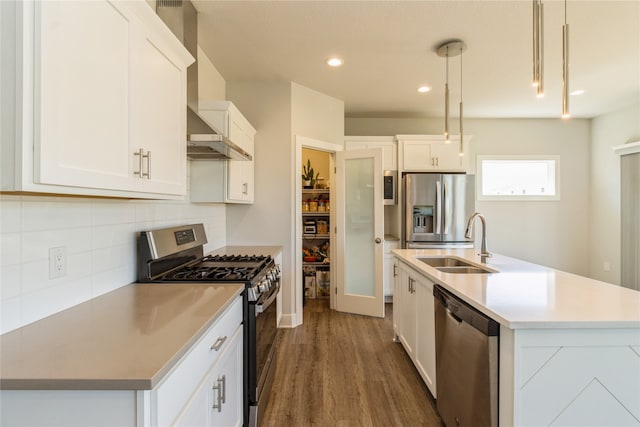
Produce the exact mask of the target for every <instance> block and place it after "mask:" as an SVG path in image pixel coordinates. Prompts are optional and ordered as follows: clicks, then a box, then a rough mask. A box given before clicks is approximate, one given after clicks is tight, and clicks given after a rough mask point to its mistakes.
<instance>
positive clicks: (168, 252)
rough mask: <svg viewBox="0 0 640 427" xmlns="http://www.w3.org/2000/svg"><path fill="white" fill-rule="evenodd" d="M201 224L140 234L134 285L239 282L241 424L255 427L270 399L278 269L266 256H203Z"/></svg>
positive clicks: (275, 340)
mask: <svg viewBox="0 0 640 427" xmlns="http://www.w3.org/2000/svg"><path fill="white" fill-rule="evenodd" d="M206 243H207V237H206V234H205V231H204V226H203V225H202V224H191V225H185V226H180V227H171V228H162V229H156V230H149V231H142V232H141V233H140V237H139V240H138V281H139V282H173V283H175V282H189V283H193V282H202V283H211V282H216V283H220V282H226V283H244V284H245V287H246V290H245V292H244V308H243V316H244V319H243V323H244V331H243V332H244V374H245V375H244V390H245V393H244V401H245V405H244V406H245V409H244V425H245V426H250V427H254V426H257V425H258V424H259V418H260V416H261V414H262V413H263V411H264V408H265V407H266V404H267V402H268V399H269V392H270V390H271V384H272V383H273V374H274V372H275V361H276V359H275V353H276V347H277V324H276V322H277V308H276V304H275V301H276V297H277V295H278V291H279V290H280V266H278V265H277V264H276V263H275V262H274V260H273V259H272V258H271V257H270V256H265V255H245V254H242V255H205V254H204V249H203V246H204V245H205V244H206Z"/></svg>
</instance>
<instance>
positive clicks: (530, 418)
mask: <svg viewBox="0 0 640 427" xmlns="http://www.w3.org/2000/svg"><path fill="white" fill-rule="evenodd" d="M393 253H394V255H395V256H396V263H397V264H398V268H400V275H398V278H399V279H404V277H408V280H409V281H412V282H411V283H412V284H413V286H411V284H410V286H409V289H411V290H413V289H417V290H418V292H415V291H414V292H409V294H410V295H411V296H410V298H413V299H416V302H415V305H414V306H413V311H415V315H414V316H413V317H414V318H415V319H419V320H420V321H419V322H418V323H417V324H415V325H410V326H411V327H410V328H409V329H410V331H409V333H407V325H406V323H407V322H406V319H404V320H405V321H404V322H403V319H402V318H400V319H398V320H397V321H396V319H394V326H395V325H396V324H398V325H399V329H397V332H396V334H397V335H402V336H401V337H400V340H401V342H403V345H405V348H409V351H408V352H409V353H410V356H412V359H413V360H414V363H415V364H416V367H417V369H418V371H419V372H420V374H421V375H422V377H423V379H424V380H425V382H426V383H427V386H428V387H429V389H430V390H431V391H432V394H434V395H435V390H436V383H437V379H436V378H435V349H434V348H433V347H434V340H433V334H434V332H433V323H430V322H433V302H432V301H429V299H431V300H432V299H433V296H432V295H431V294H430V292H429V290H432V289H433V285H434V284H437V285H440V286H441V287H443V288H445V289H446V290H448V291H450V292H452V293H453V294H454V295H456V296H458V297H459V298H460V299H462V300H463V301H465V302H466V303H468V304H469V305H471V306H472V307H474V308H475V309H477V310H478V311H480V312H482V313H484V314H486V315H487V316H489V317H491V318H492V319H494V320H496V321H497V322H498V323H499V324H500V351H499V420H500V425H501V426H513V425H515V426H541V425H580V426H597V425H600V426H604V425H609V426H613V425H615V426H627V425H633V426H638V425H640V292H637V291H634V290H631V289H626V288H622V287H619V286H615V285H611V284H608V283H603V282H599V281H596V280H592V279H588V278H585V277H581V276H577V275H574V274H570V273H566V272H562V271H558V270H554V269H551V268H547V267H543V266H539V265H535V264H531V263H528V262H524V261H521V260H517V259H513V258H509V257H505V256H500V255H496V254H494V256H493V257H492V258H489V259H488V261H487V264H482V263H481V262H480V257H479V256H478V255H477V254H476V251H475V250H473V249H457V250H456V249H442V250H436V249H425V250H408V249H396V250H394V251H393ZM445 256H446V257H454V258H459V259H461V260H465V261H467V262H469V263H471V264H473V265H476V266H480V267H482V266H484V267H487V268H488V269H491V270H492V271H494V272H492V273H481V274H453V273H445V272H442V271H439V270H437V269H436V268H434V267H432V266H430V265H428V264H426V263H425V262H423V261H421V258H428V257H445ZM405 272H406V273H405ZM400 276H402V278H401V277H400ZM399 281H400V280H398V282H399ZM416 283H417V285H418V286H416V285H415V284H416ZM423 285H424V286H423ZM398 286H400V287H402V286H403V285H402V284H398ZM423 287H424V289H425V290H424V291H422V292H420V290H421V289H422V288H423ZM401 291H402V289H401V290H400V292H398V293H401ZM405 294H406V292H405ZM394 295H397V294H394ZM414 295H415V296H414ZM400 301H401V304H402V306H401V310H396V309H395V308H394V314H395V313H396V312H399V313H404V312H406V310H405V305H406V304H405V303H406V302H407V299H406V298H405V300H402V295H401V300H400ZM411 311H412V310H408V312H411ZM402 316H406V315H404V314H402ZM403 323H405V324H404V325H403ZM398 331H399V332H401V333H400V334H398ZM411 334H414V335H416V336H417V338H416V340H415V342H414V341H413V340H412V339H411V338H408V339H407V338H406V337H407V336H411ZM403 340H404V341H403ZM405 342H406V344H405ZM407 344H408V345H407ZM413 352H414V353H415V354H413ZM436 397H437V396H436Z"/></svg>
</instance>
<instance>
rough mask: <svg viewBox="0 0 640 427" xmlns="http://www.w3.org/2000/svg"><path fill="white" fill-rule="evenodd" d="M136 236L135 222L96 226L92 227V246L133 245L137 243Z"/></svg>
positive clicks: (99, 247)
mask: <svg viewBox="0 0 640 427" xmlns="http://www.w3.org/2000/svg"><path fill="white" fill-rule="evenodd" d="M136 238H137V235H136V234H135V224H133V223H125V224H113V225H101V226H96V227H93V228H92V229H91V248H92V249H94V250H95V249H102V248H109V247H113V246H122V245H131V244H135V241H136Z"/></svg>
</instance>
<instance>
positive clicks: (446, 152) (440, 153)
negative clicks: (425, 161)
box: [431, 141, 464, 171]
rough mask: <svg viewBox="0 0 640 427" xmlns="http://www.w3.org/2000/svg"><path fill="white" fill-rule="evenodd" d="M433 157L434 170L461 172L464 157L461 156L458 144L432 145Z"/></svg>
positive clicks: (452, 142)
mask: <svg viewBox="0 0 640 427" xmlns="http://www.w3.org/2000/svg"><path fill="white" fill-rule="evenodd" d="M431 157H432V163H433V164H434V168H435V169H438V170H449V171H450V170H460V169H462V161H463V157H464V156H460V147H459V145H458V142H456V141H451V142H450V143H448V144H447V143H445V142H441V143H437V142H434V143H432V144H431Z"/></svg>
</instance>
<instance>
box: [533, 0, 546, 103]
mask: <svg viewBox="0 0 640 427" xmlns="http://www.w3.org/2000/svg"><path fill="white" fill-rule="evenodd" d="M543 72H544V5H543V4H542V0H533V86H534V87H535V88H536V96H537V97H538V98H542V97H543V96H544V85H543Z"/></svg>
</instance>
